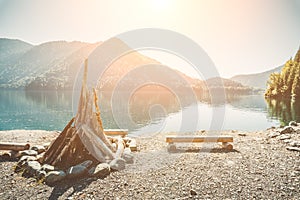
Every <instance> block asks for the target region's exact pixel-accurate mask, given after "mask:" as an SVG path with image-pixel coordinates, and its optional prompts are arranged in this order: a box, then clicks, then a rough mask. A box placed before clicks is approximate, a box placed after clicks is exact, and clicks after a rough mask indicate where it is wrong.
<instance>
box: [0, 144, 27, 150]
mask: <svg viewBox="0 0 300 200" xmlns="http://www.w3.org/2000/svg"><path fill="white" fill-rule="evenodd" d="M29 147H30V145H29V144H21V143H3V142H1V143H0V150H13V151H23V150H27V149H29Z"/></svg>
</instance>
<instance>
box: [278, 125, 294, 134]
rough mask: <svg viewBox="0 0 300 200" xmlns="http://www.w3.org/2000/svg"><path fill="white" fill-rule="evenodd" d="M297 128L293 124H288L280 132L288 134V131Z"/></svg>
mask: <svg viewBox="0 0 300 200" xmlns="http://www.w3.org/2000/svg"><path fill="white" fill-rule="evenodd" d="M294 131H295V130H294V128H293V127H291V126H286V127H284V128H283V129H282V130H281V131H280V134H288V133H293V132H294Z"/></svg>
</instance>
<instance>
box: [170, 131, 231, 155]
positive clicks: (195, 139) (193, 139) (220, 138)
mask: <svg viewBox="0 0 300 200" xmlns="http://www.w3.org/2000/svg"><path fill="white" fill-rule="evenodd" d="M166 142H167V143H168V151H170V152H172V151H176V146H175V144H174V143H199V142H208V143H212V142H222V147H223V148H226V149H228V150H232V149H233V146H232V144H228V143H229V142H233V137H232V136H228V135H212V136H204V135H188V136H179V135H174V136H172V135H170V136H166Z"/></svg>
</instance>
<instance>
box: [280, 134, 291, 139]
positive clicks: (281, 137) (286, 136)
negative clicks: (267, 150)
mask: <svg viewBox="0 0 300 200" xmlns="http://www.w3.org/2000/svg"><path fill="white" fill-rule="evenodd" d="M278 139H279V140H287V139H291V136H290V135H281V136H280V137H279V138H278Z"/></svg>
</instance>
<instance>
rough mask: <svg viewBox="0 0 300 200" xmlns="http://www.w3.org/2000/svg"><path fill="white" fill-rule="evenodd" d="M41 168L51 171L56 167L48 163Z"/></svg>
mask: <svg viewBox="0 0 300 200" xmlns="http://www.w3.org/2000/svg"><path fill="white" fill-rule="evenodd" d="M41 170H43V171H45V172H47V173H48V172H50V171H54V170H55V167H54V166H52V165H48V164H44V165H43V166H42V168H41Z"/></svg>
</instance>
